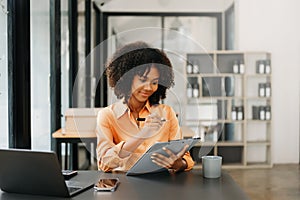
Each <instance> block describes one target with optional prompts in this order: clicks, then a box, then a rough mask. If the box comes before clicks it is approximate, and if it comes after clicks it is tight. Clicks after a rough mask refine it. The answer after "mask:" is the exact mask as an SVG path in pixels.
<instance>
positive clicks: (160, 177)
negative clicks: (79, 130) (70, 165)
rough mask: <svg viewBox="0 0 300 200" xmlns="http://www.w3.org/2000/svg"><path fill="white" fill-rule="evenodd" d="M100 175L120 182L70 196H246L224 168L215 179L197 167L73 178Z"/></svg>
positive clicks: (8, 199)
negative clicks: (114, 187) (102, 189)
mask: <svg viewBox="0 0 300 200" xmlns="http://www.w3.org/2000/svg"><path fill="white" fill-rule="evenodd" d="M100 177H105V178H109V177H119V178H120V181H121V183H120V185H119V187H118V188H117V190H116V191H115V192H95V191H94V190H93V189H89V190H87V191H85V192H83V193H80V194H78V195H77V196H75V197H73V198H70V199H74V200H77V199H78V200H79V199H80V200H82V199H88V200H90V199H99V200H103V199H108V200H109V199H113V200H118V199H121V200H140V199H142V200H159V199H164V200H168V199H170V200H177V199H178V200H182V199H187V200H190V199H205V200H210V199H212V200H219V199H224V200H226V199H228V200H233V199H238V200H245V199H249V198H248V197H247V196H246V195H245V193H244V192H243V191H242V190H241V188H240V187H239V186H238V185H237V184H236V183H235V182H234V181H233V179H232V178H231V177H230V176H229V175H228V174H227V173H226V172H224V171H223V173H222V177H221V178H218V179H205V178H203V177H202V172H201V171H200V170H192V171H190V172H183V173H180V174H175V175H170V174H168V173H159V174H147V175H142V176H126V175H125V174H123V173H122V174H119V173H112V174H111V173H102V172H99V171H79V174H78V175H77V176H75V177H74V178H73V179H72V180H77V181H78V180H82V181H84V180H93V181H94V182H96V181H97V180H98V178H100ZM0 199H1V200H12V199H14V200H29V199H30V200H31V199H36V200H37V199H39V200H40V199H43V200H44V199H49V200H50V199H62V198H56V197H44V196H43V197H41V196H31V195H20V194H12V193H4V192H1V191H0Z"/></svg>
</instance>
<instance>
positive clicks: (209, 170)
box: [202, 156, 222, 178]
mask: <svg viewBox="0 0 300 200" xmlns="http://www.w3.org/2000/svg"><path fill="white" fill-rule="evenodd" d="M221 168H222V157H221V156H202V173H203V176H204V177H205V178H219V177H220V176H221Z"/></svg>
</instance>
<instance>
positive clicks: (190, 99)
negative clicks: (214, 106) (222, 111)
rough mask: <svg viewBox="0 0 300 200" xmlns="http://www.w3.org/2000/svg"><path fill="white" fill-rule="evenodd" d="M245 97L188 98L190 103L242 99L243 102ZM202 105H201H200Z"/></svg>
mask: <svg viewBox="0 0 300 200" xmlns="http://www.w3.org/2000/svg"><path fill="white" fill-rule="evenodd" d="M244 98H245V97H242V96H209V97H206V96H205V97H198V98H188V101H192V100H194V101H195V100H205V99H206V100H233V99H240V100H243V99H244ZM192 103H193V104H197V102H195V103H194V102H192ZM198 104H200V103H198Z"/></svg>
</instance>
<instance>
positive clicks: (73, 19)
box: [68, 0, 78, 107]
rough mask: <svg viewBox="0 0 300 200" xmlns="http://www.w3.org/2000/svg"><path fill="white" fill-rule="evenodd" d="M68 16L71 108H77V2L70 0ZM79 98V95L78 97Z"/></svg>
mask: <svg viewBox="0 0 300 200" xmlns="http://www.w3.org/2000/svg"><path fill="white" fill-rule="evenodd" d="M68 5H69V9H68V15H69V53H70V54H69V55H70V57H69V61H70V68H69V106H70V107H77V104H78V102H77V98H73V95H76V94H77V91H73V89H74V88H76V87H74V84H75V79H76V74H77V71H78V30H77V27H78V10H77V7H78V6H77V0H68ZM76 96H77V95H76Z"/></svg>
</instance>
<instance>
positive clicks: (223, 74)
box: [186, 72, 244, 78]
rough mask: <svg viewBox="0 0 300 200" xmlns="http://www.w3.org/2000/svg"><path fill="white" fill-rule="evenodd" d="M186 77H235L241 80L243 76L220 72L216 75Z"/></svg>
mask: <svg viewBox="0 0 300 200" xmlns="http://www.w3.org/2000/svg"><path fill="white" fill-rule="evenodd" d="M186 76H187V77H200V78H202V77H228V76H230V77H237V78H242V77H243V76H244V74H233V73H221V72H216V73H200V74H187V75H186Z"/></svg>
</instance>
